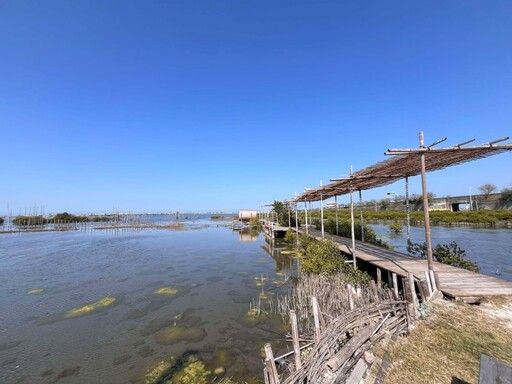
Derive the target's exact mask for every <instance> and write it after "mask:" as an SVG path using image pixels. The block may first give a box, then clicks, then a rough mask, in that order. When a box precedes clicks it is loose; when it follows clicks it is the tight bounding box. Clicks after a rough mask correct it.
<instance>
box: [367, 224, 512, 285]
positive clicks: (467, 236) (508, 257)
mask: <svg viewBox="0 0 512 384" xmlns="http://www.w3.org/2000/svg"><path fill="white" fill-rule="evenodd" d="M372 227H373V228H374V229H375V232H376V233H377V235H378V236H379V237H380V238H381V239H383V240H385V241H386V242H388V243H390V244H391V245H393V246H394V247H395V249H396V250H397V251H400V252H406V244H407V236H406V227H405V226H404V227H403V233H402V234H398V235H394V234H390V232H389V228H388V225H384V224H372ZM430 233H431V237H432V245H433V246H435V245H436V244H449V243H450V242H452V241H455V242H456V243H457V244H458V245H459V246H460V247H461V248H464V249H465V250H466V255H467V258H468V259H471V260H474V261H476V262H477V263H478V265H479V266H480V272H482V273H484V274H487V275H492V276H497V274H496V273H498V274H499V276H497V277H500V278H502V279H504V280H509V281H512V229H510V228H508V229H507V228H501V229H494V228H468V227H442V226H432V227H431V230H430ZM411 241H413V242H416V243H419V242H424V241H425V230H424V228H423V227H411Z"/></svg>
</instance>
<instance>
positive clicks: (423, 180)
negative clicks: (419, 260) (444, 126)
mask: <svg viewBox="0 0 512 384" xmlns="http://www.w3.org/2000/svg"><path fill="white" fill-rule="evenodd" d="M420 148H425V139H424V137H423V132H420ZM421 190H422V193H423V217H424V219H425V244H426V246H427V264H428V269H429V270H431V271H433V270H434V263H433V262H432V240H431V238H430V212H429V209H428V193H427V171H426V166H425V153H422V154H421Z"/></svg>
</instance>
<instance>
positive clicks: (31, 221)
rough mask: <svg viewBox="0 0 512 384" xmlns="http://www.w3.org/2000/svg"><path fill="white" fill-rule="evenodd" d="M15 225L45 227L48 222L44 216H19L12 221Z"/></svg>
mask: <svg viewBox="0 0 512 384" xmlns="http://www.w3.org/2000/svg"><path fill="white" fill-rule="evenodd" d="M12 223H13V224H14V225H43V224H46V223H48V220H47V219H45V218H44V217H43V216H17V217H15V218H14V219H13V220H12Z"/></svg>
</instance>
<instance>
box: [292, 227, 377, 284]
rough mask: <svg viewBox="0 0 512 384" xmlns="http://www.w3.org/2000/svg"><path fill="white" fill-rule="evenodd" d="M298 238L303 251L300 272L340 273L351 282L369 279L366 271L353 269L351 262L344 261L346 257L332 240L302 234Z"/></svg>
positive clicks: (329, 274)
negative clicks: (317, 238)
mask: <svg viewBox="0 0 512 384" xmlns="http://www.w3.org/2000/svg"><path fill="white" fill-rule="evenodd" d="M300 239H301V243H300V245H301V248H302V249H303V252H304V257H303V259H302V263H301V272H302V273H305V274H318V275H320V274H321V275H327V276H334V275H336V274H339V273H342V274H344V275H345V276H347V278H348V280H349V281H351V282H353V283H358V282H368V281H369V280H370V276H368V275H367V274H366V273H364V272H362V271H360V270H359V269H354V268H353V267H352V264H347V263H346V261H347V259H346V258H345V257H344V256H343V255H342V253H341V252H340V250H339V249H338V247H337V246H336V244H335V243H334V242H333V241H330V240H323V241H318V240H316V239H314V238H313V237H311V236H308V235H303V236H301V237H300Z"/></svg>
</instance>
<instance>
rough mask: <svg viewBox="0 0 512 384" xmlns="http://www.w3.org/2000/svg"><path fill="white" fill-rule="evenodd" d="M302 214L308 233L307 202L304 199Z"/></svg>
mask: <svg viewBox="0 0 512 384" xmlns="http://www.w3.org/2000/svg"><path fill="white" fill-rule="evenodd" d="M304 216H305V221H306V234H307V233H309V229H308V203H307V202H306V201H305V202H304Z"/></svg>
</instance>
